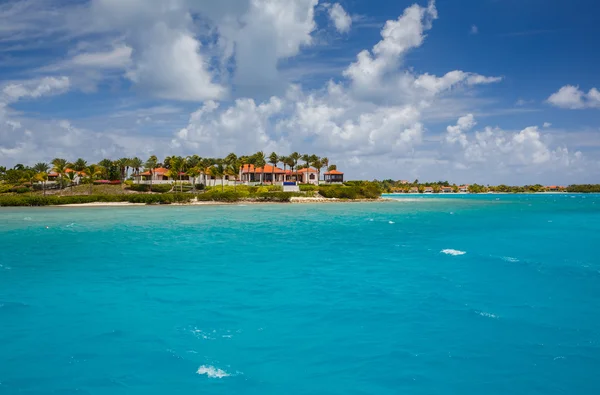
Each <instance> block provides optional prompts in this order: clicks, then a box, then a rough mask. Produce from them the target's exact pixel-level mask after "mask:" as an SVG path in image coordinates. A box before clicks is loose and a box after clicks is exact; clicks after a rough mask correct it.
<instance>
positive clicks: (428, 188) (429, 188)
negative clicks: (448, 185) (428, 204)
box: [423, 187, 433, 193]
mask: <svg viewBox="0 0 600 395" xmlns="http://www.w3.org/2000/svg"><path fill="white" fill-rule="evenodd" d="M423 193H433V188H432V187H425V188H424V189H423Z"/></svg>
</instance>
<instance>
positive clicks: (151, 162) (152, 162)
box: [146, 155, 158, 191]
mask: <svg viewBox="0 0 600 395" xmlns="http://www.w3.org/2000/svg"><path fill="white" fill-rule="evenodd" d="M157 165H158V158H157V157H156V155H152V156H150V157H149V158H148V160H147V161H146V169H148V171H149V172H150V191H152V174H153V173H154V169H155V168H156V166H157Z"/></svg>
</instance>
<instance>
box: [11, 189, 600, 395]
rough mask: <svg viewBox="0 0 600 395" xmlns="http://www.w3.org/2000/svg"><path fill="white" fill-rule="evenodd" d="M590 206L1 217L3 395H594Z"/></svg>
mask: <svg viewBox="0 0 600 395" xmlns="http://www.w3.org/2000/svg"><path fill="white" fill-rule="evenodd" d="M599 248H600V195H569V194H567V195H485V196H456V195H453V196H450V197H446V196H426V197H424V196H418V197H414V196H402V197H399V198H398V200H397V201H394V202H385V203H349V204H348V203H347V204H343V203H342V204H320V205H319V204H314V205H313V204H298V205H248V206H243V205H240V206H211V207H206V206H203V207H188V206H171V207H168V206H167V207H112V208H77V209H75V208H64V207H63V208H61V207H53V208H39V209H38V208H28V209H1V210H0V394H2V395H4V394H144V395H153V394H261V395H269V394H290V395H295V394H340V395H342V394H344V395H347V394H357V395H358V394H456V395H458V394H460V395H464V394H486V395H495V394H502V395H504V394H540V395H550V394H598V393H600V374H599V372H600V255H599V253H598V251H599Z"/></svg>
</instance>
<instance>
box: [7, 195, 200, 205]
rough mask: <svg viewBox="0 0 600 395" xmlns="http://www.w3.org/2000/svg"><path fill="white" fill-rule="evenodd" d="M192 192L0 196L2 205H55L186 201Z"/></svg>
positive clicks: (189, 198)
mask: <svg viewBox="0 0 600 395" xmlns="http://www.w3.org/2000/svg"><path fill="white" fill-rule="evenodd" d="M192 197H193V196H192V195H191V194H181V193H165V194H145V195H141V194H139V195H138V194H129V195H75V196H55V195H54V196H40V195H32V196H17V195H5V196H0V206H53V205H62V204H81V203H95V202H104V203H106V202H130V203H145V204H170V203H186V202H189V201H190V200H191V198H192Z"/></svg>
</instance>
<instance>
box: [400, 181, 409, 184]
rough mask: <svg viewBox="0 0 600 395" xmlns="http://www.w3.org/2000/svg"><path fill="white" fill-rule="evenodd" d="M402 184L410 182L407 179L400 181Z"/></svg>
mask: <svg viewBox="0 0 600 395" xmlns="http://www.w3.org/2000/svg"><path fill="white" fill-rule="evenodd" d="M400 184H402V185H406V184H408V181H407V180H401V181H400Z"/></svg>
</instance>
